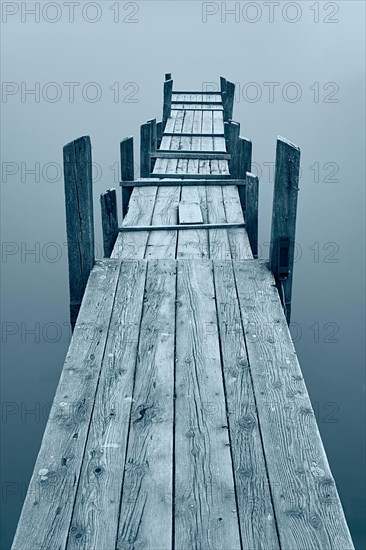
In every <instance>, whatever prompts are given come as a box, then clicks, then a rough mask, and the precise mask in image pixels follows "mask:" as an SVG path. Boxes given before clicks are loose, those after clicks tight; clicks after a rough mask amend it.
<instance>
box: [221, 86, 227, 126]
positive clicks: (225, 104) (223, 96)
mask: <svg viewBox="0 0 366 550" xmlns="http://www.w3.org/2000/svg"><path fill="white" fill-rule="evenodd" d="M226 83H227V80H226V78H224V77H223V76H220V90H221V98H222V105H223V107H224V120H227V118H226V106H227V94H226Z"/></svg>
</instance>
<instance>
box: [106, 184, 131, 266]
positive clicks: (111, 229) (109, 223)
mask: <svg viewBox="0 0 366 550" xmlns="http://www.w3.org/2000/svg"><path fill="white" fill-rule="evenodd" d="M127 189H128V190H129V191H130V189H129V188H127ZM100 207H101V214H102V230H103V250H104V256H105V257H106V258H109V257H110V255H111V254H112V252H113V247H114V243H115V242H116V239H117V237H118V214H117V195H116V190H115V189H108V191H106V193H102V194H101V195H100Z"/></svg>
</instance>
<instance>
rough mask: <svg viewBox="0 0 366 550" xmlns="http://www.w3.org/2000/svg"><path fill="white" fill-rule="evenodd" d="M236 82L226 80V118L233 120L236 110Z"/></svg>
mask: <svg viewBox="0 0 366 550" xmlns="http://www.w3.org/2000/svg"><path fill="white" fill-rule="evenodd" d="M234 98H235V84H233V83H232V82H229V80H227V81H226V106H225V108H224V119H225V120H231V119H232V118H233V112H234Z"/></svg>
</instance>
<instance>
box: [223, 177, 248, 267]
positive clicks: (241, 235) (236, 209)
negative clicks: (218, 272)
mask: <svg viewBox="0 0 366 550" xmlns="http://www.w3.org/2000/svg"><path fill="white" fill-rule="evenodd" d="M222 195H223V199H224V205H225V212H226V220H227V223H243V222H244V216H243V210H242V208H241V205H240V199H239V194H238V188H237V187H236V186H233V185H228V186H224V187H222ZM228 236H229V241H230V249H231V257H232V258H233V259H236V260H240V259H241V260H245V259H249V258H253V254H252V250H251V247H250V243H249V238H248V233H247V232H246V230H245V228H237V229H230V231H228Z"/></svg>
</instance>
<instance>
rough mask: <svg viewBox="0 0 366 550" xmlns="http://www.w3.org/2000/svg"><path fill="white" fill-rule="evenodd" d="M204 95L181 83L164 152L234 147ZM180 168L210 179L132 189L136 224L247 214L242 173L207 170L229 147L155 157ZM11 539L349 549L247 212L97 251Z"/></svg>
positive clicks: (130, 238) (161, 166)
mask: <svg viewBox="0 0 366 550" xmlns="http://www.w3.org/2000/svg"><path fill="white" fill-rule="evenodd" d="M192 94H193V93H190V92H187V94H183V93H179V94H174V93H173V96H172V99H173V102H174V101H177V102H181V103H172V110H171V116H170V117H169V119H168V120H167V124H166V126H165V133H167V134H169V135H166V136H164V135H163V136H162V139H161V143H160V150H166V151H192V152H201V151H220V152H226V142H225V139H224V138H223V137H222V135H221V134H223V133H224V130H223V125H224V119H223V111H222V110H221V109H222V107H221V108H220V98H221V96H219V95H213V96H212V98H211V97H207V96H206V97H205V101H207V100H208V101H210V102H212V104H213V103H215V104H216V105H215V108H212V109H211V110H202V107H203V105H202V104H201V105H200V101H199V99H200V96H199V94H196V95H192ZM185 101H186V102H189V103H188V107H189V109H185V108H184V107H185V106H187V104H185V103H184V102H185ZM201 103H202V101H201ZM212 104H210V105H211V106H212ZM204 108H205V109H207V108H208V105H207V103H206V104H205V105H204ZM184 133H186V134H200V133H202V134H204V137H199V136H197V135H194V136H192V135H188V136H184V135H180V134H184ZM170 134H177V135H176V136H175V135H170ZM207 134H212V135H211V137H210V136H208V135H207ZM214 134H219V135H216V136H214ZM177 175H179V176H181V178H182V179H184V177H185V175H190V176H192V177H194V176H195V177H196V178H197V179H198V180H199V179H201V178H202V182H201V183H202V184H201V185H197V186H196V185H194V186H183V185H180V184H179V178H178V179H176V184H175V185H169V186H160V185H153V183H154V181H149V182H145V183H146V185H145V184H144V185H143V186H141V187H137V186H136V187H134V188H133V191H132V194H131V197H130V200H129V208H128V212H127V215H126V216H125V217H124V220H123V224H122V226H123V227H131V226H150V225H157V226H168V225H179V224H185V223H189V224H191V223H195V224H199V223H203V224H209V225H212V224H216V223H243V222H244V217H243V210H242V203H241V200H240V195H239V191H238V187H237V186H235V185H228V184H227V183H228V182H227V181H226V180H225V179H224V178H223V181H226V184H225V185H216V184H214V185H210V184H209V182H208V181H205V179H204V176H208V175H209V176H216V178H217V179H220V176H221V175H223V176H229V177H230V171H229V164H228V161H227V160H202V159H199V158H197V159H189V160H187V159H181V158H176V159H174V158H168V159H167V158H157V159H156V161H155V163H154V168H153V171H152V174H151V176H152V178H151V179H152V180H153V179H154V178H155V179H157V180H159V179H160V178H159V176H160V177H161V178H166V179H172V178H173V176H177ZM200 215H201V218H202V219H201V220H200V219H198V218H199V216H200ZM13 548H14V549H16V550H33V549H44V550H46V549H47V550H49V549H52V550H53V549H85V550H90V549H94V550H112V549H119V550H122V549H123V550H125V549H129V550H132V549H134V550H137V549H146V550H162V549H164V550H167V549H173V548H175V549H177V550H178V549H179V550H191V549H197V550H206V549H207V550H208V549H210V550H221V549H223V550H236V549H246V550H257V549H258V550H262V549H263V550H276V549H286V550H327V549H334V550H351V549H352V548H353V545H352V541H351V538H350V534H349V531H348V527H347V524H346V522H345V519H344V515H343V510H342V506H341V503H340V500H339V497H338V494H337V490H336V486H335V482H334V480H333V478H332V475H331V472H330V469H329V465H328V461H327V457H326V454H325V452H324V448H323V445H322V442H321V439H320V435H319V431H318V428H317V424H316V420H315V416H314V412H313V410H312V407H311V403H310V399H309V396H308V393H307V390H306V386H305V383H304V379H303V375H302V373H301V369H300V366H299V363H298V360H297V356H296V352H295V349H294V346H293V343H292V340H291V336H290V333H289V329H288V324H287V322H286V317H285V314H284V311H283V306H282V303H281V299H280V296H279V293H278V290H277V282H276V280H275V278H274V277H273V275H272V273H271V271H270V270H269V267H268V265H267V263H266V262H263V261H259V260H256V259H254V258H253V253H252V249H251V246H250V243H249V238H248V235H247V231H246V229H245V228H244V227H239V228H227V229H226V228H225V229H222V228H220V229H218V228H215V227H210V228H208V229H195V230H191V229H188V230H187V229H186V230H171V229H166V230H158V231H149V230H146V231H127V232H124V231H122V232H120V233H119V235H118V238H117V241H116V244H115V247H114V250H113V254H112V257H111V258H110V259H104V260H98V261H97V262H96V264H95V266H94V268H93V270H92V271H91V274H90V277H89V281H88V284H87V288H86V292H85V294H84V298H83V303H82V306H81V309H80V312H79V316H78V319H77V323H76V326H75V331H74V334H73V337H72V341H71V344H70V348H69V351H68V354H67V357H66V361H65V365H64V368H63V371H62V375H61V379H60V383H59V386H58V389H57V392H56V396H55V400H54V404H53V407H52V410H51V413H50V418H49V421H48V424H47V427H46V431H45V435H44V438H43V442H42V446H41V450H40V453H39V456H38V458H37V462H36V465H35V469H34V474H33V476H32V479H31V482H30V486H29V490H28V494H27V497H26V500H25V504H24V508H23V512H22V516H21V519H20V522H19V526H18V530H17V533H16V537H15V540H14V545H13Z"/></svg>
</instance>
